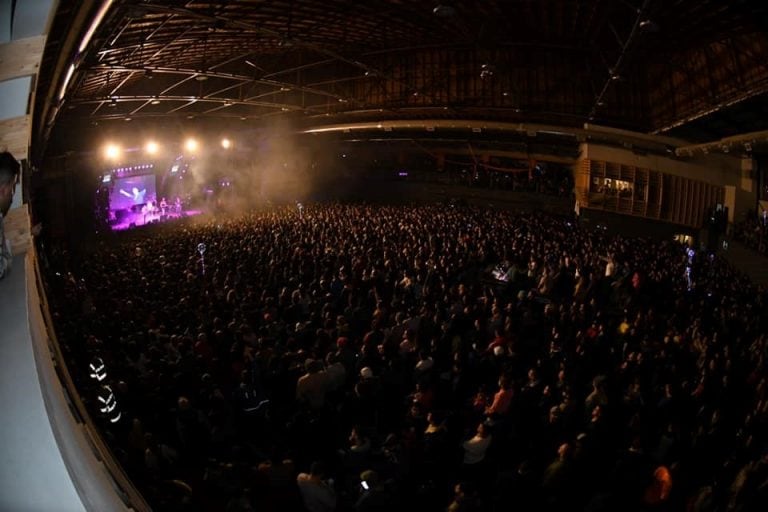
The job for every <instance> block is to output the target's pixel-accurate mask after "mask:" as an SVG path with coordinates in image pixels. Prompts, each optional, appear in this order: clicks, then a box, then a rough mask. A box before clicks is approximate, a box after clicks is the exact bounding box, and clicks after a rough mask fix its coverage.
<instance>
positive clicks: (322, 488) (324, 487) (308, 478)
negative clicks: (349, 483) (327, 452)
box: [296, 462, 336, 512]
mask: <svg viewBox="0 0 768 512" xmlns="http://www.w3.org/2000/svg"><path fill="white" fill-rule="evenodd" d="M296 482H297V483H298V484H299V491H301V497H302V499H303V500H304V506H305V507H306V508H307V512H332V511H334V510H336V491H335V490H334V489H333V481H329V480H328V479H327V475H326V469H325V465H324V464H322V463H321V462H313V463H312V467H311V468H310V470H309V473H299V474H298V476H297V477H296Z"/></svg>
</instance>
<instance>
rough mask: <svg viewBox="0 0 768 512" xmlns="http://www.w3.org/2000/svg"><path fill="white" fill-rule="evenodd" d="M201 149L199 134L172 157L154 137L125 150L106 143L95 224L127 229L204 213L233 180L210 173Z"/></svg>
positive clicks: (226, 147) (223, 143) (226, 145)
mask: <svg viewBox="0 0 768 512" xmlns="http://www.w3.org/2000/svg"><path fill="white" fill-rule="evenodd" d="M231 148H232V143H231V141H229V140H228V139H223V140H222V141H221V150H222V151H225V152H226V151H228V150H229V149H231ZM198 150H199V143H198V142H197V141H196V140H195V139H187V141H186V142H185V143H184V144H183V146H182V147H181V148H180V150H179V151H178V152H176V151H174V152H173V155H174V156H169V155H168V154H167V153H165V154H164V153H163V152H162V151H161V145H160V144H159V143H157V142H156V141H149V142H147V143H146V144H144V146H142V147H134V148H128V149H125V150H124V149H122V148H121V147H120V146H119V145H117V144H113V143H110V144H107V145H106V146H105V147H104V149H103V164H102V165H103V166H104V167H102V169H103V171H102V173H101V174H100V175H99V176H98V183H97V187H96V191H95V196H94V217H95V219H96V224H97V225H98V226H100V227H101V228H105V227H108V228H109V230H111V231H125V230H128V229H132V228H137V227H141V226H146V225H150V224H160V223H165V222H170V221H175V220H178V219H183V218H187V217H194V216H197V215H200V214H202V213H203V212H204V211H205V210H206V207H207V206H208V205H210V204H211V203H212V202H214V200H215V199H216V197H217V196H218V194H219V193H220V192H221V191H222V190H223V189H224V188H227V187H229V186H231V180H230V179H229V178H224V179H222V177H221V176H218V175H216V176H212V173H211V172H209V168H208V167H209V166H208V163H207V162H206V161H204V160H201V159H200V158H199V157H200V155H199V152H198ZM179 153H180V154H179ZM217 157H218V158H217V160H218V159H221V160H226V159H225V158H222V155H220V154H219V155H217ZM221 160H218V161H221ZM105 167H106V168H105Z"/></svg>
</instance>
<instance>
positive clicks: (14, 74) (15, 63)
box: [0, 35, 45, 82]
mask: <svg viewBox="0 0 768 512" xmlns="http://www.w3.org/2000/svg"><path fill="white" fill-rule="evenodd" d="M43 50H45V36H44V35H43V36H35V37H27V38H24V39H17V40H15V41H11V42H9V43H4V44H0V82H2V81H4V80H9V79H11V78H18V77H21V76H29V75H35V74H37V71H38V68H39V67H40V61H41V60H42V59H43Z"/></svg>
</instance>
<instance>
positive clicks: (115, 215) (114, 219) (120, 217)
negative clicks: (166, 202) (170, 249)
mask: <svg viewBox="0 0 768 512" xmlns="http://www.w3.org/2000/svg"><path fill="white" fill-rule="evenodd" d="M202 213H203V211H202V210H197V209H188V210H180V211H169V212H166V213H162V212H161V211H152V212H146V211H141V210H139V211H133V210H132V209H124V210H116V211H112V212H110V220H109V227H110V229H112V231H124V230H126V229H131V228H137V227H140V226H146V225H147V224H161V223H165V222H172V221H174V220H177V219H184V218H187V217H194V216H196V215H200V214H202Z"/></svg>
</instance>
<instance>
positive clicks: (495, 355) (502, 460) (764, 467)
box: [48, 203, 768, 512]
mask: <svg viewBox="0 0 768 512" xmlns="http://www.w3.org/2000/svg"><path fill="white" fill-rule="evenodd" d="M201 244H203V245H201ZM74 260H75V258H72V257H69V256H68V255H67V254H65V253H63V252H59V253H56V254H49V255H48V262H49V263H48V267H49V268H48V288H49V290H48V294H49V297H50V299H51V309H52V312H53V315H54V320H55V324H56V328H57V334H58V337H59V342H60V343H61V345H62V347H63V350H64V351H65V354H66V355H67V358H68V363H69V367H70V371H71V372H72V373H74V377H75V378H76V381H77V384H78V389H79V390H80V391H81V395H82V396H83V397H84V399H86V400H87V401H88V406H89V407H90V410H91V414H92V415H93V416H94V417H100V418H101V419H100V423H99V424H100V426H101V427H102V429H103V432H104V433H105V435H107V437H108V438H109V441H110V446H111V448H112V450H113V451H114V453H115V454H116V456H117V458H118V460H119V461H120V462H121V464H122V465H123V467H124V468H125V470H126V471H127V473H128V475H129V476H130V477H131V478H132V479H133V481H134V482H135V483H136V485H137V486H138V488H139V489H140V490H141V491H142V492H143V493H144V495H145V496H146V497H147V499H148V500H149V502H150V503H151V504H152V505H153V507H154V508H155V509H156V510H185V511H186V510H225V511H233V512H234V511H250V510H254V511H257V510H258V511H261V510H281V511H302V510H307V511H309V512H316V511H317V512H319V511H332V510H339V511H353V510H354V511H361V512H363V511H365V512H367V511H389V510H396V509H398V508H401V509H403V510H423V511H433V510H435V511H445V510H448V511H451V512H458V511H481V510H482V511H486V510H487V511H507V510H515V511H527V510H530V511H555V510H587V511H617V510H622V511H657V510H658V511H673V510H674V511H677V510H690V511H696V512H705V511H716V510H732V511H740V512H749V511H757V510H768V357H767V356H768V353H767V349H768V294H767V293H766V290H764V289H759V288H757V287H755V286H753V285H752V284H751V283H750V282H749V281H748V280H747V279H746V278H745V277H743V276H742V275H740V274H738V273H737V272H735V271H734V270H733V269H732V268H730V267H729V266H727V264H726V263H725V262H724V261H722V260H721V259H720V258H717V257H714V256H711V255H709V254H706V253H704V252H699V251H695V250H691V251H686V248H685V247H683V246H681V245H679V244H677V243H675V242H672V241H669V242H659V241H653V240H649V239H631V238H626V237H622V236H614V235H608V234H606V233H605V232H603V231H590V230H586V229H583V228H581V227H580V226H579V225H578V223H577V222H576V221H575V220H574V219H572V218H564V217H557V216H550V215H548V214H543V213H539V212H536V213H523V212H509V211H498V210H492V209H476V208H468V207H449V206H443V205H434V206H397V207H395V206H374V205H366V204H338V203H329V204H312V205H306V206H305V207H304V208H303V210H302V211H301V212H299V211H297V209H296V208H295V207H292V208H289V207H285V208H276V209H273V210H270V211H264V212H258V213H256V212H255V213H251V214H247V215H243V216H240V217H237V218H229V219H219V220H207V221H205V222H197V223H194V222H185V223H179V224H175V225H173V224H168V225H159V226H150V227H147V228H144V229H140V230H137V231H135V232H132V233H125V234H120V235H118V236H117V237H116V238H115V239H114V240H110V241H108V242H106V241H105V242H102V243H101V244H100V245H99V246H97V247H94V248H92V249H90V250H88V252H87V254H86V255H85V257H84V259H81V258H78V259H77V261H78V265H77V266H74V265H71V264H70V263H69V262H70V261H74ZM57 273H58V275H57ZM96 358H98V361H101V362H103V365H104V368H106V372H107V377H106V378H105V379H104V380H103V381H101V382H99V381H97V379H94V378H92V377H91V376H89V370H88V368H89V365H90V364H92V363H93V361H94V360H95V359H96ZM105 383H108V384H109V386H110V387H111V389H112V390H114V394H115V398H116V401H117V406H118V407H119V410H120V411H121V416H120V419H119V421H117V422H115V423H111V422H110V421H108V419H107V418H106V417H101V416H100V413H99V407H98V403H97V400H96V398H95V397H96V395H97V391H98V389H99V387H100V386H102V385H104V384H105Z"/></svg>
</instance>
